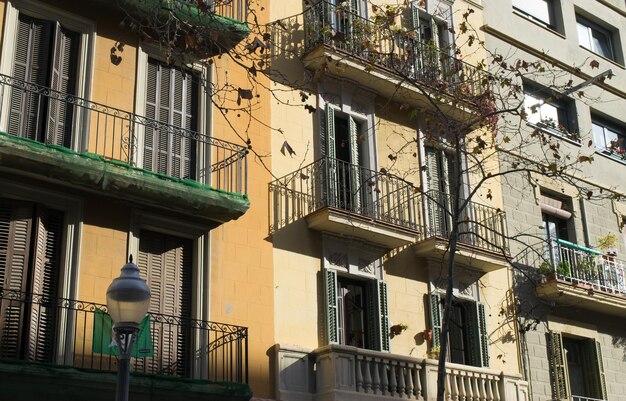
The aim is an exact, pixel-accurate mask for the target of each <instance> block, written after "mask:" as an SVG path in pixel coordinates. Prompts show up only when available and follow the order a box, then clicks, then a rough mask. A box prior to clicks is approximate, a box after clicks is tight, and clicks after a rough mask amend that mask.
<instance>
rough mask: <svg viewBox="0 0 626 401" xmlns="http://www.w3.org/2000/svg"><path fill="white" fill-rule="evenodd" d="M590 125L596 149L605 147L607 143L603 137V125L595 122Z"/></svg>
mask: <svg viewBox="0 0 626 401" xmlns="http://www.w3.org/2000/svg"><path fill="white" fill-rule="evenodd" d="M591 126H592V127H593V128H592V129H593V141H594V142H595V144H596V149H606V147H607V146H606V145H607V143H606V141H605V138H604V127H602V126H601V125H598V124H595V123H593V124H591Z"/></svg>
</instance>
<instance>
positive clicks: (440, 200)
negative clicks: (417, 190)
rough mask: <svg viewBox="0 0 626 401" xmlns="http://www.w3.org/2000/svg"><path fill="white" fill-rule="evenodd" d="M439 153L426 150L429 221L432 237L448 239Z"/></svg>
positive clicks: (429, 149)
mask: <svg viewBox="0 0 626 401" xmlns="http://www.w3.org/2000/svg"><path fill="white" fill-rule="evenodd" d="M438 153H439V151H438V150H436V149H433V148H426V183H427V184H428V192H427V193H428V196H427V197H426V203H427V205H428V207H427V209H428V220H429V227H428V229H429V231H430V235H440V236H444V237H447V236H448V235H447V230H446V225H445V218H446V211H445V205H446V202H445V194H444V193H443V192H442V191H441V183H442V177H441V168H440V164H439V154H438Z"/></svg>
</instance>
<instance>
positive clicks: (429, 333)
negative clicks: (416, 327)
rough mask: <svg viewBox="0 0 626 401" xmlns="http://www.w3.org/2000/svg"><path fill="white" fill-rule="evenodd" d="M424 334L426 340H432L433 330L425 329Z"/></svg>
mask: <svg viewBox="0 0 626 401" xmlns="http://www.w3.org/2000/svg"><path fill="white" fill-rule="evenodd" d="M422 334H423V335H424V341H430V340H432V339H433V331H432V330H431V329H424V331H423V332H422Z"/></svg>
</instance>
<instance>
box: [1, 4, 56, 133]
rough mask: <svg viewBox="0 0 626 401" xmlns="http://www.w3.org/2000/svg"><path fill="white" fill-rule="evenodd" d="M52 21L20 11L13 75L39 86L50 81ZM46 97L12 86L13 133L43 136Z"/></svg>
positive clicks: (11, 131)
mask: <svg viewBox="0 0 626 401" xmlns="http://www.w3.org/2000/svg"><path fill="white" fill-rule="evenodd" d="M51 37H52V25H51V23H50V22H48V21H41V20H37V19H35V18H32V17H28V16H26V15H23V14H20V16H19V18H18V28H17V37H16V43H15V59H14V61H13V77H14V78H16V79H18V80H23V81H26V82H29V83H33V84H36V85H39V86H47V84H48V75H49V73H48V68H49V65H50V62H49V60H50V39H51ZM44 101H45V98H43V97H42V96H38V95H36V94H34V93H31V92H27V91H24V90H22V89H20V88H12V91H11V105H10V112H9V123H8V130H9V133H11V134H13V135H17V136H21V137H24V138H28V139H32V140H40V138H39V131H40V130H41V127H42V125H43V124H44V119H43V118H44V117H45V113H44V109H43V107H44Z"/></svg>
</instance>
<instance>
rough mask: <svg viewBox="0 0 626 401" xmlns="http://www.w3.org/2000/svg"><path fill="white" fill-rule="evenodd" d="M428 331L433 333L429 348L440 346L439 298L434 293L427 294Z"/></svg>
mask: <svg viewBox="0 0 626 401" xmlns="http://www.w3.org/2000/svg"><path fill="white" fill-rule="evenodd" d="M428 300H429V306H430V308H429V309H430V313H429V316H430V329H431V330H432V332H433V339H432V344H431V347H440V346H441V297H440V296H439V294H438V293H436V292H431V293H429V294H428Z"/></svg>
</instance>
